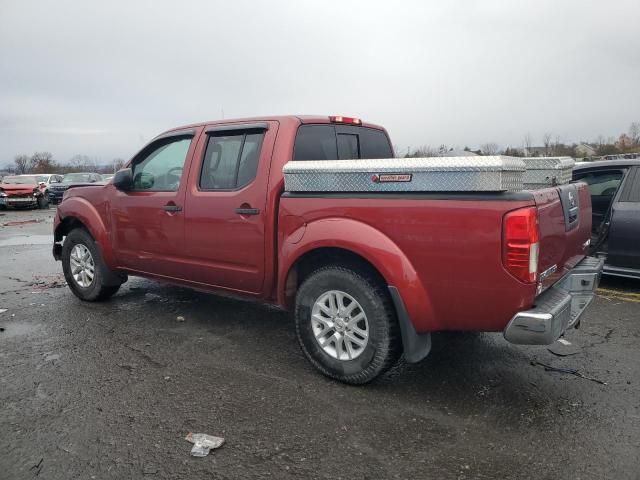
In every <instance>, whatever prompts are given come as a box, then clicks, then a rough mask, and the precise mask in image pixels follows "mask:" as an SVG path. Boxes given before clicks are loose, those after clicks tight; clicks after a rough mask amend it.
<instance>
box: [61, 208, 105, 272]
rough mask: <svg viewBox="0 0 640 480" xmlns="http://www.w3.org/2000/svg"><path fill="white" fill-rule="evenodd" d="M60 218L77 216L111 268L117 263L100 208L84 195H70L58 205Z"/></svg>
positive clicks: (62, 219)
mask: <svg viewBox="0 0 640 480" xmlns="http://www.w3.org/2000/svg"><path fill="white" fill-rule="evenodd" d="M58 215H59V216H60V220H61V221H62V222H64V220H65V219H67V218H75V219H77V220H78V221H79V222H81V223H82V224H83V225H84V226H85V227H86V228H87V230H89V233H90V234H91V236H92V237H93V238H94V239H95V241H96V243H97V244H98V247H99V248H100V252H101V253H102V258H103V259H104V261H105V263H106V264H107V266H108V267H109V268H113V266H114V265H115V262H114V260H115V259H114V257H113V250H112V248H111V241H110V238H109V232H108V230H107V228H106V225H105V224H104V220H103V219H102V217H101V216H100V213H99V212H98V210H97V209H96V208H95V207H94V206H93V205H92V204H91V203H90V202H88V201H87V200H85V199H84V198H82V197H69V198H66V199H65V200H64V202H62V203H61V204H60V206H59V207H58Z"/></svg>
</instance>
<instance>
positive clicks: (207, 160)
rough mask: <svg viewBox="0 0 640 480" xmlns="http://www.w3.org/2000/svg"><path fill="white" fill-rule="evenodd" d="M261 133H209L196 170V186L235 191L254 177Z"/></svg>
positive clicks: (262, 134)
mask: <svg viewBox="0 0 640 480" xmlns="http://www.w3.org/2000/svg"><path fill="white" fill-rule="evenodd" d="M263 138H264V133H263V132H255V131H254V132H250V131H246V132H242V131H241V132H233V133H228V134H226V135H225V134H224V133H223V134H218V135H211V136H210V137H209V140H208V142H207V149H206V152H205V155H204V159H203V162H202V170H201V171H200V189H202V190H237V189H239V188H242V187H244V186H246V185H248V184H249V183H251V182H252V181H253V180H254V179H255V178H256V173H257V170H258V160H259V158H260V149H261V147H262V140H263Z"/></svg>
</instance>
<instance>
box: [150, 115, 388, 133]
mask: <svg viewBox="0 0 640 480" xmlns="http://www.w3.org/2000/svg"><path fill="white" fill-rule="evenodd" d="M268 121H277V122H282V123H286V122H292V121H293V122H298V123H300V124H305V123H331V120H330V118H329V115H270V116H264V117H245V118H225V119H222V120H212V121H209V122H198V123H191V124H189V125H182V126H180V127H175V128H171V129H169V130H167V131H165V132H162V133H161V134H160V135H159V136H161V135H165V134H167V133H170V132H174V131H176V130H184V129H189V128H197V127H202V126H204V125H216V124H220V125H225V124H229V123H245V122H268ZM358 126H362V127H369V128H375V129H377V130H384V128H383V127H382V126H380V125H376V124H373V123H368V122H364V121H363V122H362V124H360V125H358Z"/></svg>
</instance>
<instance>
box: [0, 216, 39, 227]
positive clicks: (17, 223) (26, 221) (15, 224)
mask: <svg viewBox="0 0 640 480" xmlns="http://www.w3.org/2000/svg"><path fill="white" fill-rule="evenodd" d="M40 222H44V219H43V218H38V219H34V220H15V221H13V222H7V223H3V224H2V226H3V227H17V226H18V225H27V224H30V223H40Z"/></svg>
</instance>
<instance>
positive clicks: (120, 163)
mask: <svg viewBox="0 0 640 480" xmlns="http://www.w3.org/2000/svg"><path fill="white" fill-rule="evenodd" d="M123 167H124V160H123V159H121V158H114V159H113V173H116V172H117V171H118V170H120V169H121V168H123Z"/></svg>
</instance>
